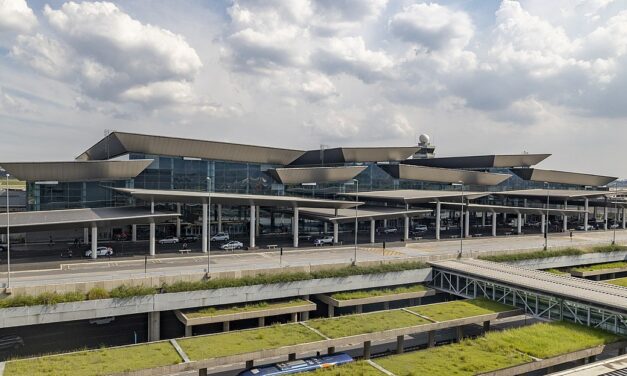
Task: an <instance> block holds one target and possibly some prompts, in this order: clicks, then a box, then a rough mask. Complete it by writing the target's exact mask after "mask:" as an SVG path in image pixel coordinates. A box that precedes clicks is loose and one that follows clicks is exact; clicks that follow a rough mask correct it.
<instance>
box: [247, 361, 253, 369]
mask: <svg viewBox="0 0 627 376" xmlns="http://www.w3.org/2000/svg"><path fill="white" fill-rule="evenodd" d="M254 366H255V361H254V360H247V361H246V369H252V368H253V367H254Z"/></svg>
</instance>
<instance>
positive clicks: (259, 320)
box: [257, 317, 266, 328]
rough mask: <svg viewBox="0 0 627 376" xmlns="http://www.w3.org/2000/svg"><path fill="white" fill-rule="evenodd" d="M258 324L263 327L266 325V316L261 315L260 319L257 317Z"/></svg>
mask: <svg viewBox="0 0 627 376" xmlns="http://www.w3.org/2000/svg"><path fill="white" fill-rule="evenodd" d="M257 325H258V326H259V327H260V328H261V327H263V326H266V318H265V317H260V318H259V319H257Z"/></svg>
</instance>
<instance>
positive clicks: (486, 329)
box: [483, 320, 490, 333]
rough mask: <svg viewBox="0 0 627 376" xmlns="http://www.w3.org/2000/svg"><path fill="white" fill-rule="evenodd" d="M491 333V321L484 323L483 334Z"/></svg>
mask: <svg viewBox="0 0 627 376" xmlns="http://www.w3.org/2000/svg"><path fill="white" fill-rule="evenodd" d="M489 331H490V320H487V321H484V322H483V332H484V333H485V332H489Z"/></svg>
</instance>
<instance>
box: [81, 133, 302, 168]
mask: <svg viewBox="0 0 627 376" xmlns="http://www.w3.org/2000/svg"><path fill="white" fill-rule="evenodd" d="M128 153H142V154H153V155H169V156H174V157H192V158H204V159H213V160H222V161H233V162H251V163H266V164H280V165H286V164H288V163H290V162H292V161H293V160H294V159H296V158H298V157H299V156H301V155H302V154H303V153H304V151H302V150H293V149H280V148H273V147H265V146H253V145H242V144H233V143H228V142H217V141H204V140H194V139H189V138H178V137H164V136H151V135H144V134H136V133H124V132H113V133H111V134H109V135H108V136H106V137H105V138H103V139H102V140H100V141H99V142H98V143H97V144H95V145H94V146H92V147H91V148H89V149H88V150H86V151H85V152H84V153H83V154H81V155H80V156H78V157H77V159H81V160H89V159H109V158H113V157H116V156H119V155H123V154H128Z"/></svg>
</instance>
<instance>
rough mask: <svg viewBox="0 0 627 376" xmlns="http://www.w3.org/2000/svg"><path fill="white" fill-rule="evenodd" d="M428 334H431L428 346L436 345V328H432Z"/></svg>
mask: <svg viewBox="0 0 627 376" xmlns="http://www.w3.org/2000/svg"><path fill="white" fill-rule="evenodd" d="M428 335H429V338H428V339H427V347H434V346H435V330H430V331H429V333H428Z"/></svg>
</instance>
